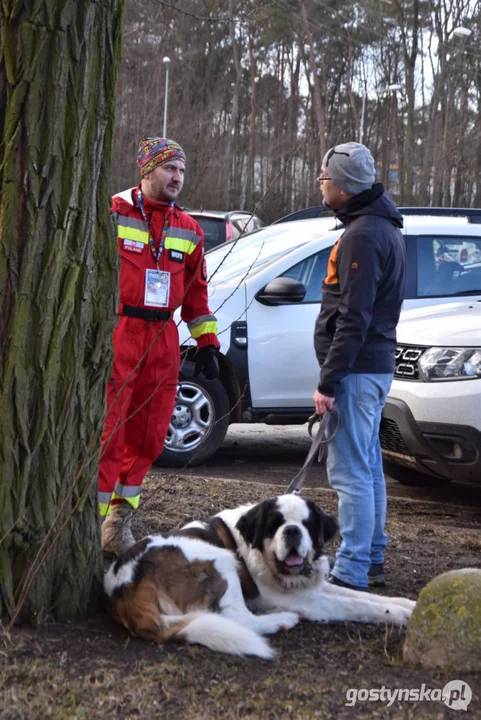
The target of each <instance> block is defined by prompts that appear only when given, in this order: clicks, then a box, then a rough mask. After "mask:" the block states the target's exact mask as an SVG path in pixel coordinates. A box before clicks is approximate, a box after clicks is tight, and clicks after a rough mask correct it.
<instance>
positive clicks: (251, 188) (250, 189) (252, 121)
mask: <svg viewBox="0 0 481 720" xmlns="http://www.w3.org/2000/svg"><path fill="white" fill-rule="evenodd" d="M249 64H250V79H251V112H250V118H249V149H248V152H247V157H248V161H247V207H248V208H253V207H254V206H255V198H254V194H255V180H254V156H255V136H256V135H255V133H256V65H255V58H254V38H253V37H252V30H251V31H250V33H249Z"/></svg>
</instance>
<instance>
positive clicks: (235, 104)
mask: <svg viewBox="0 0 481 720" xmlns="http://www.w3.org/2000/svg"><path fill="white" fill-rule="evenodd" d="M233 16H234V0H229V17H233ZM229 28H230V40H231V43H232V54H233V58H234V68H235V87H234V92H233V97H232V110H231V120H230V124H229V129H228V131H227V138H226V143H225V172H226V178H225V186H224V207H226V208H229V207H230V199H231V178H232V168H233V167H235V162H234V160H233V158H232V144H233V141H234V136H235V131H236V127H237V117H238V115H239V96H240V90H241V79H242V68H241V63H240V58H239V49H238V47H237V40H236V37H235V25H234V23H230V26H229Z"/></svg>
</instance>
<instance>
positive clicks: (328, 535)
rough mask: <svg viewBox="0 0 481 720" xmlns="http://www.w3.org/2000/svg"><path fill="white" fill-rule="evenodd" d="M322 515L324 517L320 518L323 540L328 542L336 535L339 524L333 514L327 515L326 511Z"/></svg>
mask: <svg viewBox="0 0 481 720" xmlns="http://www.w3.org/2000/svg"><path fill="white" fill-rule="evenodd" d="M323 515H324V517H323V519H322V526H323V527H322V532H323V535H324V542H328V541H329V540H332V538H333V537H335V536H336V535H337V531H338V530H339V525H338V524H337V520H336V518H335V517H334V515H328V514H327V513H323Z"/></svg>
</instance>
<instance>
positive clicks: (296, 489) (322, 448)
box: [286, 407, 339, 494]
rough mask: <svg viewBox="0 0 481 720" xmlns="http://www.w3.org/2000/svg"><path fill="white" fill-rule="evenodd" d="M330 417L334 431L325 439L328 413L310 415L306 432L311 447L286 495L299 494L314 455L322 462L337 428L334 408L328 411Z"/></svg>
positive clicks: (336, 413) (336, 414) (337, 416)
mask: <svg viewBox="0 0 481 720" xmlns="http://www.w3.org/2000/svg"><path fill="white" fill-rule="evenodd" d="M330 415H331V417H332V420H333V423H334V429H333V432H332V434H331V436H330V437H329V438H325V437H324V435H325V432H326V428H327V423H328V421H329V411H328V412H325V413H324V415H322V416H321V415H318V413H314V415H311V417H310V418H309V422H308V432H309V435H310V436H311V438H312V443H311V447H310V448H309V452H308V454H307V458H306V461H305V463H304V465H303V466H302V468H301V469H300V471H299V472H298V473H297V475H296V476H295V478H294V479H293V480H292V481H291V482H290V484H289V487H288V488H287V490H286V494H289V493H300V491H301V488H302V486H303V485H304V483H305V481H306V479H307V475H308V474H309V470H310V469H311V467H312V464H313V462H314V458H315V457H316V455H318V459H319V462H322V461H323V460H324V455H325V452H326V447H327V443H329V442H330V441H331V440H332V438H333V437H334V435H335V434H336V432H337V428H338V427H339V413H338V411H337V409H336V408H335V407H333V408H332V410H331V411H330ZM317 421H319V428H318V430H317V433H316V436H315V437H313V434H312V429H313V427H314V425H315V424H316V422H317Z"/></svg>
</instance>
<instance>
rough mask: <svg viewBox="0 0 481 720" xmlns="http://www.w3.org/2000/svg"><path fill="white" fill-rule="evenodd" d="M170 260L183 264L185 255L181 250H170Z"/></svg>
mask: <svg viewBox="0 0 481 720" xmlns="http://www.w3.org/2000/svg"><path fill="white" fill-rule="evenodd" d="M169 260H173V261H174V262H178V263H182V262H184V253H183V252H181V251H180V250H169Z"/></svg>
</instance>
